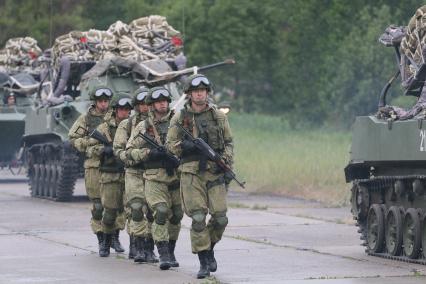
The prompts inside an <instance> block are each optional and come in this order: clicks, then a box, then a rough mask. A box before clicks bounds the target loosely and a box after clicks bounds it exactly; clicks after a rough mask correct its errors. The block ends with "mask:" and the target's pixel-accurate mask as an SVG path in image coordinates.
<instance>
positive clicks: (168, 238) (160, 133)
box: [126, 87, 183, 270]
mask: <svg viewBox="0 0 426 284" xmlns="http://www.w3.org/2000/svg"><path fill="white" fill-rule="evenodd" d="M148 100H149V103H150V104H152V106H151V110H152V112H150V115H149V117H148V118H147V119H146V120H144V121H142V122H141V123H139V124H138V126H137V127H136V128H135V130H134V133H133V134H132V137H131V138H130V140H129V142H128V143H127V147H126V149H127V150H126V153H127V157H129V159H131V160H132V161H134V162H135V163H140V162H143V164H144V168H145V172H144V179H145V196H146V200H147V202H148V205H149V207H150V208H151V209H152V211H153V212H154V222H153V224H152V235H153V238H154V241H155V244H156V245H157V249H158V253H159V255H160V269H161V270H167V269H169V268H170V267H178V266H179V263H178V262H177V261H176V258H175V255H174V251H175V247H176V240H177V239H178V236H179V232H180V222H181V220H182V217H183V211H182V205H181V199H180V195H179V179H178V176H177V174H176V168H177V166H178V161H177V159H176V158H175V157H174V156H173V155H171V154H170V153H167V152H166V151H165V148H164V146H163V145H164V144H165V142H166V141H165V140H166V136H167V131H168V128H169V124H170V119H171V118H172V116H173V111H171V110H170V109H169V103H170V102H171V95H170V93H169V91H168V90H167V89H165V88H164V87H155V88H152V89H151V90H150V91H149V97H148ZM140 133H142V134H145V135H147V136H148V137H150V138H151V139H153V140H154V141H156V143H158V144H159V145H161V146H160V147H159V149H158V148H155V147H153V146H152V145H151V144H149V143H147V142H146V141H145V140H144V139H143V138H142V137H141V136H139V134H140Z"/></svg>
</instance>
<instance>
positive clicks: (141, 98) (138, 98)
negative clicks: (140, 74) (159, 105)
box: [132, 86, 149, 106]
mask: <svg viewBox="0 0 426 284" xmlns="http://www.w3.org/2000/svg"><path fill="white" fill-rule="evenodd" d="M148 93H149V88H147V87H145V86H142V87H140V88H138V89H137V90H136V91H135V92H134V93H133V100H132V102H133V105H134V106H135V105H136V104H140V103H144V104H148V103H147V98H148Z"/></svg>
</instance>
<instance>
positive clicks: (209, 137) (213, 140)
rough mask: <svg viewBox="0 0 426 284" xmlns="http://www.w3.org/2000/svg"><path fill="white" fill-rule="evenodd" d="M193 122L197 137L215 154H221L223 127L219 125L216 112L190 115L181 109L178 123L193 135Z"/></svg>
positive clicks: (223, 142)
mask: <svg viewBox="0 0 426 284" xmlns="http://www.w3.org/2000/svg"><path fill="white" fill-rule="evenodd" d="M194 122H195V127H196V132H197V133H198V137H200V138H202V139H203V140H204V141H205V142H206V143H207V144H209V146H210V147H212V149H213V150H215V151H216V152H217V153H219V154H222V152H223V151H224V149H225V141H224V138H223V135H224V134H223V129H224V126H223V125H221V123H219V121H218V119H217V114H216V110H214V109H210V110H208V111H205V112H202V113H190V112H188V111H187V110H186V109H183V110H182V114H181V122H180V123H181V124H182V125H183V127H184V128H186V129H188V131H189V132H190V133H194V131H193V130H194Z"/></svg>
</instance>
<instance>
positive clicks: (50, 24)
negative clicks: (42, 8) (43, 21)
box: [49, 0, 53, 48]
mask: <svg viewBox="0 0 426 284" xmlns="http://www.w3.org/2000/svg"><path fill="white" fill-rule="evenodd" d="M52 15H53V0H50V17H49V48H50V47H52V37H53V35H52V32H53V20H52Z"/></svg>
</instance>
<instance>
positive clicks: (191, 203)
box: [180, 171, 228, 253]
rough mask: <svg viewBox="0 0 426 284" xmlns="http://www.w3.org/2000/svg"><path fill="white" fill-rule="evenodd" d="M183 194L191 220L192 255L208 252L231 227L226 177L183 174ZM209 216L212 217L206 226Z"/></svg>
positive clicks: (185, 206)
mask: <svg viewBox="0 0 426 284" xmlns="http://www.w3.org/2000/svg"><path fill="white" fill-rule="evenodd" d="M180 191H181V196H182V203H183V207H184V210H185V214H186V215H188V216H189V217H191V219H192V225H191V231H190V236H191V247H192V252H193V253H197V252H200V251H203V250H208V249H210V245H211V243H217V242H219V241H220V239H221V238H222V235H223V232H224V231H225V228H226V225H227V224H228V218H227V217H226V211H227V205H226V189H225V183H224V180H223V175H214V174H212V173H210V172H208V171H207V172H205V173H204V174H203V175H198V174H192V173H186V172H183V173H182V174H181V180H180ZM207 214H210V215H211V217H210V219H209V221H208V223H207V224H206V216H207Z"/></svg>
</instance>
